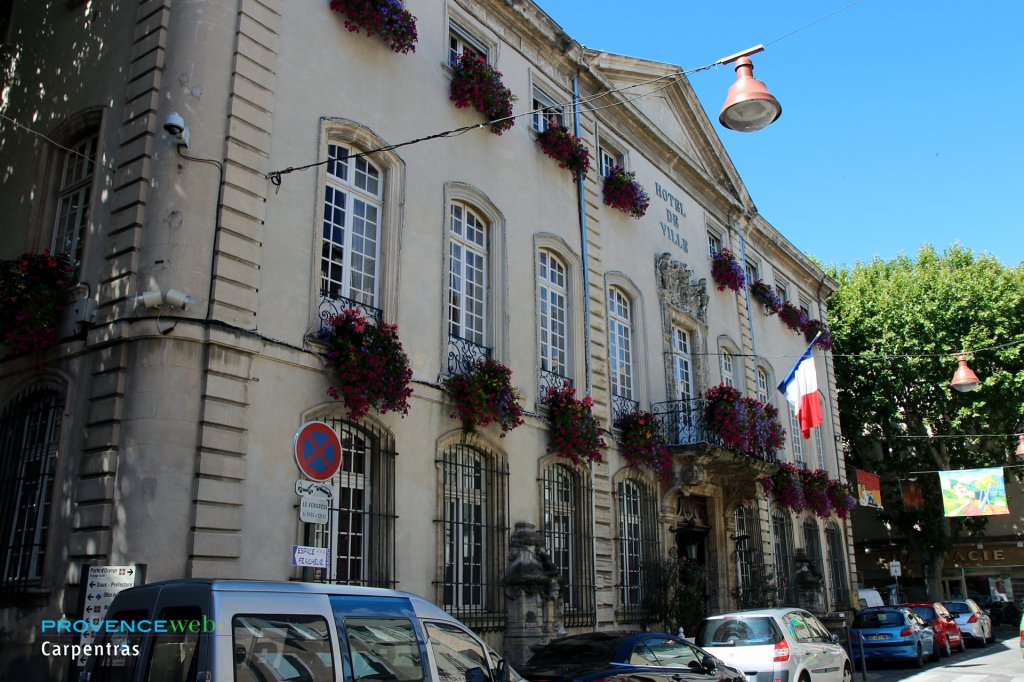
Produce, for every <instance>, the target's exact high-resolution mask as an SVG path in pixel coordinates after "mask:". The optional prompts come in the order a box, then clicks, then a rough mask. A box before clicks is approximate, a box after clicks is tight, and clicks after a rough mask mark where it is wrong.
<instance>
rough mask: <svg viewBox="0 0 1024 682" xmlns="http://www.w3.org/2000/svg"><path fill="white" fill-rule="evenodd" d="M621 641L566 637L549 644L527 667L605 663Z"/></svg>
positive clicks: (591, 637)
mask: <svg viewBox="0 0 1024 682" xmlns="http://www.w3.org/2000/svg"><path fill="white" fill-rule="evenodd" d="M621 643H622V640H621V639H620V638H618V637H616V638H614V639H612V638H610V637H607V636H603V637H597V636H593V635H586V636H583V637H566V638H564V639H556V640H555V641H553V642H549V643H548V644H546V645H545V646H544V647H543V648H541V649H540V651H538V652H537V653H535V654H534V655H533V657H531V658H530V660H529V662H528V663H529V665H531V666H535V665H574V666H575V665H592V664H594V663H606V662H608V661H610V660H611V658H612V654H614V653H615V649H616V648H618V646H619V644H621Z"/></svg>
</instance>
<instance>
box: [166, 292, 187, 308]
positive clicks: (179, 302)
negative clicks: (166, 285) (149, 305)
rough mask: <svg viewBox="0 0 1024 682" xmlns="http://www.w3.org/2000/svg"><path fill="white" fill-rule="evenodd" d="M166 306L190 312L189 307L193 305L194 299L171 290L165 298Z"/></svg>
mask: <svg viewBox="0 0 1024 682" xmlns="http://www.w3.org/2000/svg"><path fill="white" fill-rule="evenodd" d="M164 304H165V305H168V306H170V307H171V308H178V309H180V310H188V307H189V306H190V305H191V304H192V297H191V296H189V295H188V294H185V293H183V292H181V291H178V290H177V289H169V290H168V291H167V295H166V296H164Z"/></svg>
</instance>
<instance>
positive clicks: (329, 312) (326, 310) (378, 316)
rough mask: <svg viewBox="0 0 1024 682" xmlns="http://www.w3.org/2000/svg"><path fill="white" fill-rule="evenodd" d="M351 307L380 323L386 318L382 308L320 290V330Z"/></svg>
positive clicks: (318, 313) (318, 314) (318, 310)
mask: <svg viewBox="0 0 1024 682" xmlns="http://www.w3.org/2000/svg"><path fill="white" fill-rule="evenodd" d="M349 308H351V309H353V310H357V311H359V313H360V314H362V316H363V317H365V318H366V319H368V320H373V322H375V323H376V324H380V322H381V320H382V319H384V311H383V310H381V309H380V308H374V307H373V306H372V305H370V304H368V303H362V302H361V301H357V300H355V299H354V298H347V297H345V296H331V295H330V294H328V293H327V292H323V291H322V292H320V305H319V306H318V307H317V317H319V318H320V330H321V331H323V330H324V329H326V328H327V323H328V322H329V321H330V319H331V318H332V317H334V316H335V315H341V314H342V313H343V312H345V311H346V310H348V309H349Z"/></svg>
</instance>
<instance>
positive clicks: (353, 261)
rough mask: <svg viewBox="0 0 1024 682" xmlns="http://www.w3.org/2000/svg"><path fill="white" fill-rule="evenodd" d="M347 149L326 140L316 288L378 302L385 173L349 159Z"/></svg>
mask: <svg viewBox="0 0 1024 682" xmlns="http://www.w3.org/2000/svg"><path fill="white" fill-rule="evenodd" d="M350 152H351V150H350V149H349V148H347V147H344V146H342V145H338V144H329V145H327V185H326V187H325V189H324V209H323V238H322V249H321V257H320V258H321V259H320V292H321V295H322V296H325V297H328V298H332V299H339V298H348V299H352V300H354V301H357V302H359V303H364V304H366V305H370V306H376V305H377V298H378V284H379V279H380V277H379V269H380V241H381V235H380V228H381V213H382V211H383V207H384V203H383V196H384V178H383V176H382V174H381V172H380V171H379V170H378V169H377V168H376V167H375V166H374V165H373V164H371V163H370V162H369V161H367V160H366V158H364V157H359V158H355V159H350V158H349V154H350Z"/></svg>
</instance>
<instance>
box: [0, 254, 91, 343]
mask: <svg viewBox="0 0 1024 682" xmlns="http://www.w3.org/2000/svg"><path fill="white" fill-rule="evenodd" d="M74 270H75V268H74V265H73V264H72V263H71V261H70V260H69V259H68V258H66V257H65V256H51V255H50V253H49V251H44V252H43V253H25V254H23V255H22V256H21V257H20V258H16V259H13V260H5V261H0V324H2V325H3V326H2V327H0V329H2V331H0V343H4V344H7V345H8V346H10V352H11V353H13V354H20V353H31V354H33V355H38V354H40V353H42V352H43V351H45V350H47V349H48V348H51V347H52V346H55V345H57V342H58V341H59V340H60V339H59V338H58V329H59V328H60V321H61V316H62V315H63V314H64V308H65V306H66V305H67V302H68V288H69V287H70V286H71V285H72V283H73V273H74Z"/></svg>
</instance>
